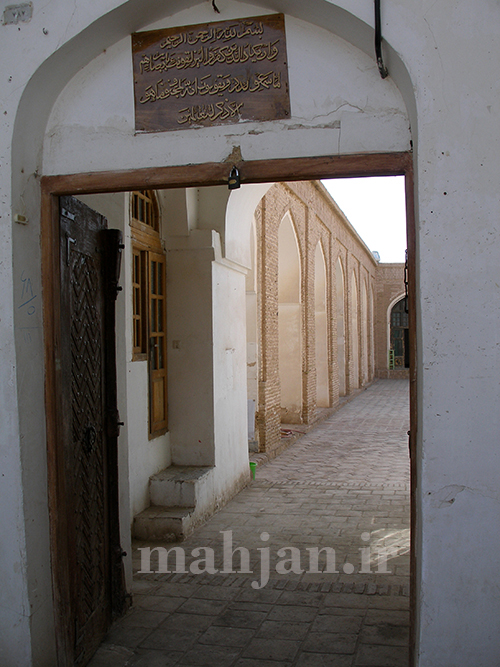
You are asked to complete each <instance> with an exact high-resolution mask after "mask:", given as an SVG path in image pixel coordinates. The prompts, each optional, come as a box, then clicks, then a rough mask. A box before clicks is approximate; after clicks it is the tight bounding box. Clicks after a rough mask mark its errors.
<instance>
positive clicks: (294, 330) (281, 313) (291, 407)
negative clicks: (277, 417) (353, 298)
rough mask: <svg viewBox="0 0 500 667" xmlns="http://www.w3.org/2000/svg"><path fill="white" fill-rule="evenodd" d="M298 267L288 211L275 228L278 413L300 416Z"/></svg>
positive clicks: (288, 418)
mask: <svg viewBox="0 0 500 667" xmlns="http://www.w3.org/2000/svg"><path fill="white" fill-rule="evenodd" d="M300 282H301V267H300V253H299V245H298V241H297V235H296V232H295V228H294V225H293V222H292V218H291V216H290V214H289V213H287V214H286V215H285V217H284V218H283V220H282V221H281V223H280V226H279V230H278V347H279V377H280V385H281V415H282V421H283V422H286V423H300V422H301V420H302V305H301V289H300Z"/></svg>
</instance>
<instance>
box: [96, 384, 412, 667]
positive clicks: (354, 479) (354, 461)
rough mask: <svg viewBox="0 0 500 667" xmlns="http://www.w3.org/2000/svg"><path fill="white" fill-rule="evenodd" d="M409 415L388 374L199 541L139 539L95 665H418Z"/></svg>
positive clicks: (293, 449) (298, 446)
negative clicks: (412, 654)
mask: <svg viewBox="0 0 500 667" xmlns="http://www.w3.org/2000/svg"><path fill="white" fill-rule="evenodd" d="M408 413H409V402H408V382H407V381H406V380H378V381H376V382H375V383H374V384H372V385H371V386H370V387H369V388H368V389H367V390H366V391H362V392H361V393H360V394H359V395H358V396H357V397H356V398H355V399H353V400H352V401H350V402H349V403H347V404H346V405H344V407H343V408H342V409H340V410H339V411H337V412H336V413H335V414H333V415H332V416H331V417H329V418H328V419H326V420H325V421H323V422H322V423H320V424H319V425H318V426H316V427H314V428H313V429H311V430H310V431H309V432H308V433H306V434H305V435H304V436H302V437H301V438H300V439H299V440H298V441H297V442H295V443H294V444H293V445H291V446H290V447H289V448H288V449H287V450H286V451H285V452H284V453H283V454H282V455H281V456H279V457H278V458H276V459H275V460H273V461H271V462H269V463H266V464H264V465H260V466H259V467H258V468H257V471H256V478H255V480H254V481H252V482H251V483H250V484H249V486H248V487H247V488H246V489H244V490H243V491H242V492H241V493H240V494H238V495H237V496H236V497H235V498H234V499H233V500H231V501H230V502H229V503H228V504H227V505H226V506H225V507H223V508H222V509H221V510H220V511H219V512H218V513H217V514H215V515H214V516H213V517H212V518H211V519H210V520H209V521H208V522H207V523H206V524H205V525H204V526H202V527H201V528H200V529H198V530H197V531H196V532H195V534H194V535H192V536H191V537H190V538H188V539H187V540H186V541H184V542H182V543H177V544H162V545H160V546H162V547H164V551H163V554H162V553H160V554H159V555H158V552H157V551H153V547H156V546H158V545H147V544H143V543H136V544H134V569H135V570H136V571H137V570H141V569H142V572H138V573H136V574H135V579H134V606H133V608H132V609H131V610H130V611H129V613H128V614H127V615H126V617H125V618H123V619H122V620H120V621H119V622H118V623H116V624H115V625H114V626H113V627H112V629H111V631H110V633H109V634H108V636H107V638H106V641H105V642H104V643H103V644H102V645H101V647H100V649H99V651H98V653H97V654H96V656H95V657H94V659H93V660H92V661H91V663H90V665H91V667H104V666H105V667H125V666H127V667H132V666H133V667H139V666H140V667H160V666H161V667H169V666H170V665H179V666H184V667H195V666H206V667H211V666H214V667H226V666H227V667H257V666H259V667H278V666H281V667H292V666H293V667H320V666H321V667H323V666H324V667H327V666H331V667H407V666H408V642H409V576H408V575H409V521H410V510H409V503H410V498H409V458H408V437H407V431H408V428H409V425H408V421H409V417H408ZM176 546H177V547H180V549H179V550H178V551H177V553H175V552H173V551H171V552H170V553H169V554H168V561H167V557H166V551H165V550H166V549H172V548H173V547H176ZM148 547H150V548H151V554H150V555H151V558H150V563H149V564H148V560H149V559H148V558H147V556H148V555H149V553H150V550H149V549H148ZM237 547H241V549H240V550H238V549H237ZM141 549H142V551H141ZM164 556H165V557H164ZM184 556H185V562H183V558H184ZM141 557H142V561H141ZM325 568H326V569H327V570H328V571H326V572H325V571H323V570H325ZM176 569H177V572H176V571H175V570H176ZM148 570H151V571H150V572H149V571H148ZM158 570H162V571H158Z"/></svg>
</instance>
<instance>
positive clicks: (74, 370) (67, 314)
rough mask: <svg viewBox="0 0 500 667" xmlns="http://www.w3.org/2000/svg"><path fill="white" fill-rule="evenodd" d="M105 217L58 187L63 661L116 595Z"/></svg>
mask: <svg viewBox="0 0 500 667" xmlns="http://www.w3.org/2000/svg"><path fill="white" fill-rule="evenodd" d="M106 227H107V221H106V219H105V218H104V217H103V216H101V215H100V214H98V213H96V212H95V211H92V210H91V209H90V208H88V207H87V206H85V205H84V204H83V203H81V202H80V201H78V200H76V199H74V198H72V197H61V199H60V271H61V289H60V294H61V309H60V312H61V355H60V359H61V369H60V370H61V375H60V377H61V383H60V387H61V396H60V405H61V420H60V424H61V436H62V437H61V438H59V444H58V451H57V458H58V461H57V466H58V470H59V480H60V484H59V493H58V497H59V503H58V514H59V513H61V514H62V515H63V516H58V526H60V528H59V531H60V532H61V530H63V531H64V532H65V533H66V534H65V535H61V534H60V535H59V540H58V541H59V544H60V545H61V549H60V550H59V554H58V561H59V562H57V563H56V564H55V568H56V577H59V579H60V581H61V582H64V584H65V585H64V586H60V585H59V586H56V590H59V591H60V592H61V591H62V592H63V595H62V599H61V601H60V605H59V610H58V614H59V623H58V625H59V627H60V628H61V629H62V632H63V634H64V635H65V636H64V641H63V642H62V644H63V646H64V648H63V653H64V656H60V658H62V659H60V664H64V665H65V664H69V665H79V666H83V665H86V664H87V662H88V661H89V660H90V658H91V657H92V655H93V653H94V652H95V650H96V649H97V647H98V646H99V644H100V642H101V641H102V639H103V638H104V636H105V634H106V632H107V630H108V628H109V626H110V624H111V620H112V617H113V611H116V608H117V607H120V606H121V605H122V603H123V599H124V597H123V596H124V587H123V584H122V581H123V580H122V579H121V575H120V571H121V567H120V566H121V555H122V554H121V549H120V548H119V529H118V492H117V489H118V479H117V458H116V445H117V435H118V413H117V410H116V361H115V346H114V306H115V298H116V286H117V285H116V283H117V274H118V269H117V267H118V266H119V263H118V262H117V257H118V253H119V248H117V247H116V245H117V241H118V244H119V240H120V239H119V232H118V234H117V233H116V230H107V229H106ZM112 246H115V248H114V250H113V248H112ZM110 328H111V329H112V330H111V331H110ZM120 579H121V581H120ZM117 598H119V599H120V598H121V602H119V603H118V604H117ZM61 614H62V615H66V619H64V618H62V619H61ZM60 643H61V642H60Z"/></svg>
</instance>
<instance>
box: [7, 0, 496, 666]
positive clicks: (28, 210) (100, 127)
mask: <svg viewBox="0 0 500 667" xmlns="http://www.w3.org/2000/svg"><path fill="white" fill-rule="evenodd" d="M192 4H193V5H194V3H191V2H189V0H183V1H181V0H172V2H169V3H168V8H165V6H164V5H163V3H158V2H156V0H155V1H153V0H140V1H139V0H129V1H128V2H123V1H122V0H99V1H97V0H90V1H89V0H75V2H73V3H66V2H63V0H55V1H54V2H51V3H48V4H46V5H44V6H43V7H40V6H38V5H37V4H35V11H34V15H33V19H32V20H31V22H30V23H28V24H21V25H20V26H0V30H1V31H2V35H1V39H0V48H1V49H2V58H0V76H1V81H2V86H1V95H2V115H1V118H2V124H1V127H2V132H1V134H0V161H1V164H2V170H1V173H0V234H1V240H2V243H1V244H0V278H1V279H2V284H3V285H4V286H5V287H6V289H5V293H4V298H3V299H2V302H1V304H0V309H1V310H0V327H1V330H0V340H1V341H2V343H1V348H0V352H1V361H2V373H3V379H4V382H2V383H1V387H2V388H1V392H2V393H1V400H0V406H1V408H0V419H1V423H2V432H3V439H2V449H1V462H2V474H3V475H4V476H5V478H2V486H1V487H0V494H1V495H0V502H1V505H2V513H1V517H0V530H1V531H2V535H8V536H9V539H8V540H4V541H3V542H2V551H1V556H0V558H1V560H0V564H1V567H2V572H4V573H6V574H8V576H6V577H4V581H5V583H4V585H3V586H2V589H1V591H0V596H1V597H0V609H1V612H0V613H1V616H0V626H1V627H2V630H3V636H2V651H3V653H2V659H3V660H4V662H6V663H7V664H8V663H9V661H10V662H11V663H13V664H16V665H29V664H36V665H41V666H44V665H53V664H54V661H53V651H54V639H53V638H54V633H53V627H52V623H51V613H52V612H51V605H52V601H51V582H50V562H49V544H48V513H47V505H46V495H47V489H46V459H45V437H44V406H43V346H42V329H41V325H42V312H41V309H40V310H39V311H38V312H37V313H36V316H35V315H34V316H33V317H32V318H31V319H30V320H28V324H26V323H25V322H24V321H23V317H25V318H27V317H28V316H27V315H26V316H25V315H24V314H23V313H22V312H21V311H22V309H20V308H19V307H20V305H21V303H22V301H21V300H20V299H21V298H22V281H21V276H23V277H26V275H27V274H26V273H25V271H29V272H30V276H31V279H32V281H33V285H34V289H35V291H36V292H37V294H38V296H40V289H41V282H40V250H39V227H38V224H39V211H40V197H39V185H38V177H39V175H40V174H43V173H51V171H52V173H57V172H75V171H76V172H78V171H87V170H95V169H116V168H117V167H119V168H127V167H131V166H133V167H138V166H155V165H165V164H185V163H188V162H197V161H205V160H206V161H212V160H215V161H218V160H221V159H223V158H224V157H225V156H226V155H228V154H229V153H230V152H231V150H232V147H233V146H234V145H236V144H238V145H241V147H242V152H243V156H244V158H245V159H265V158H266V157H273V158H275V157H293V156H300V155H321V154H332V153H337V152H338V151H339V150H340V151H342V152H356V151H360V150H361V151H386V150H405V149H407V148H408V147H409V134H408V131H407V121H406V118H405V115H404V111H403V113H402V109H403V106H402V104H401V101H400V98H399V96H398V94H397V92H394V91H395V86H394V82H397V84H398V86H399V89H400V90H401V92H402V94H403V95H404V98H405V102H406V105H407V109H408V113H409V116H410V119H411V125H412V139H413V146H414V149H415V150H418V153H416V159H415V167H416V178H417V209H418V210H417V213H418V215H417V220H418V222H417V242H418V257H417V260H418V290H419V292H418V343H419V365H418V374H419V399H420V402H419V433H418V446H419V457H420V477H419V484H418V487H417V489H416V493H417V499H418V516H417V518H418V529H417V535H416V540H417V549H418V560H417V563H418V565H417V567H418V569H417V575H418V586H417V600H418V608H417V612H418V613H417V618H418V625H417V649H418V652H417V655H418V658H417V661H418V665H419V667H442V666H443V665H454V666H456V667H470V665H472V664H473V665H475V667H490V666H491V665H492V664H495V662H496V660H497V657H498V654H499V641H498V632H497V627H496V622H497V621H496V619H498V617H499V616H500V596H499V594H498V585H497V583H496V582H497V576H498V570H499V566H500V563H499V558H500V557H499V554H500V538H499V535H498V531H497V530H496V529H495V526H496V525H497V523H498V488H499V486H500V485H499V481H500V480H499V473H498V471H499V469H500V465H499V464H500V461H499V457H500V454H499V450H498V446H497V443H498V440H499V436H500V423H499V418H498V414H499V412H498V404H499V401H500V389H499V385H498V372H497V365H498V364H497V360H498V349H499V347H500V340H499V333H498V332H499V330H500V328H499V327H498V312H499V308H498V307H497V306H498V303H497V302H498V287H497V284H498V276H497V273H498V266H499V265H500V242H499V240H498V234H497V231H498V230H497V226H498V220H499V219H500V203H499V200H498V193H497V189H498V188H497V184H498V180H499V179H500V165H499V161H498V148H499V147H498V139H497V138H498V124H499V119H500V103H499V100H500V95H499V82H498V76H497V68H498V62H499V61H500V43H499V41H498V33H499V30H500V18H499V15H498V6H497V3H496V2H493V0H481V1H480V2H475V3H457V2H455V1H454V0H441V2H439V3H437V2H421V1H420V0H385V1H384V3H383V16H382V24H383V32H384V39H385V41H384V49H385V56H386V63H387V65H388V67H389V72H390V75H391V77H390V79H388V80H386V81H384V82H382V81H381V80H380V79H379V78H378V73H377V70H376V67H375V63H374V60H373V29H372V26H373V6H372V3H370V2H366V3H359V2H357V1H355V0H337V1H336V2H335V3H333V2H329V1H327V0H310V1H309V2H307V3H304V2H303V0H287V2H284V1H283V2H280V1H279V0H278V1H275V2H272V3H271V2H266V0H262V1H261V2H255V5H256V6H255V7H251V6H247V5H239V4H237V3H232V2H227V3H226V2H224V0H218V4H219V5H220V6H221V7H222V10H223V11H224V14H223V16H222V17H218V18H229V17H232V16H243V15H245V13H247V14H248V15H251V14H258V13H262V12H265V11H271V12H272V11H276V10H280V9H282V10H284V11H286V12H287V15H288V16H289V17H295V18H291V19H289V20H287V23H288V25H287V31H289V40H288V44H289V62H290V70H291V71H290V74H291V77H290V81H291V92H292V114H293V118H291V119H290V122H289V123H277V124H274V123H268V124H263V125H262V126H257V127H256V126H255V125H252V124H246V125H245V126H243V125H242V126H241V127H240V126H237V127H226V128H223V129H219V128H214V129H212V130H206V131H203V132H200V133H196V137H194V136H193V138H192V140H187V139H186V138H185V135H183V136H182V137H181V136H180V135H178V136H175V137H174V136H173V135H171V134H170V135H169V136H165V137H160V136H156V135H155V136H154V137H153V136H149V137H146V138H145V137H134V136H133V131H132V126H131V123H130V113H131V112H130V111H127V110H126V109H125V107H122V105H121V104H120V103H119V102H120V97H119V95H120V91H117V95H114V92H115V91H114V90H113V95H110V97H111V98H113V99H114V100H115V101H116V105H115V107H114V108H113V109H111V108H110V104H108V105H107V109H108V112H107V113H106V111H105V109H104V108H105V107H106V104H102V105H101V111H102V113H101V111H100V110H98V109H97V107H94V108H93V109H91V108H88V107H89V106H90V98H88V97H86V98H85V100H82V103H83V106H87V108H86V110H85V118H87V119H88V120H85V118H84V119H83V125H81V126H80V125H79V123H78V122H75V116H74V114H70V115H68V116H67V117H66V116H63V117H62V118H60V121H61V124H60V125H54V124H52V125H51V126H50V130H51V132H52V135H51V136H49V134H48V133H47V142H45V146H46V150H45V158H44V162H43V164H42V147H43V138H44V136H45V134H46V128H47V119H48V115H49V113H50V110H51V109H52V107H53V104H54V101H55V99H56V97H57V95H58V94H59V92H60V91H61V89H62V88H63V87H64V85H65V84H66V82H68V81H69V80H70V79H71V78H72V77H73V75H74V74H75V73H76V72H78V71H79V70H81V72H82V73H83V72H84V68H85V65H86V63H88V62H89V61H91V60H92V59H93V58H98V62H97V67H96V68H94V70H95V71H94V73H95V74H96V76H97V69H99V68H101V67H102V69H103V70H105V69H107V68H106V67H105V66H104V62H103V60H104V59H106V54H103V55H101V56H99V54H100V53H102V52H103V49H107V55H108V56H109V54H111V55H113V54H114V56H116V57H118V59H119V57H120V54H122V55H123V58H122V62H125V60H124V58H125V54H126V51H125V41H124V40H125V38H126V36H127V35H128V34H129V33H130V32H132V31H134V30H139V29H144V28H145V27H146V26H148V24H150V23H151V22H152V21H153V20H157V19H158V20H159V19H160V18H161V13H162V12H165V11H168V12H169V13H170V14H169V17H168V18H167V19H166V20H165V21H162V23H160V24H158V25H173V24H177V25H183V24H189V23H196V22H202V21H205V20H210V19H212V17H213V14H211V8H210V3H208V2H205V3H202V4H198V5H197V6H193V8H192V9H190V10H188V9H187V8H188V7H189V6H190V5H192ZM271 4H272V7H271ZM181 10H182V11H181ZM344 10H345V11H344ZM108 12H109V13H108ZM107 13H108V14H107ZM306 21H307V23H305V22H306ZM316 26H322V29H319V28H317V27H316ZM18 28H20V29H18ZM335 34H337V35H340V36H342V37H344V38H345V39H346V40H347V41H348V42H350V43H351V44H353V45H354V46H355V47H359V49H360V51H359V52H358V51H357V50H356V49H355V48H354V47H353V46H349V45H348V44H347V42H343V41H342V40H341V39H339V38H338V37H337V36H335ZM294 36H295V39H294ZM363 52H365V53H366V54H369V55H365V53H363ZM397 54H399V55H397ZM343 55H344V56H346V57H345V59H342V58H343ZM332 62H335V63H340V64H339V66H338V67H332V66H331V63H332ZM349 63H350V64H352V66H353V68H354V69H355V70H356V76H355V77H353V76H352V70H350V69H349ZM311 64H312V65H313V67H312V68H311V66H310V65H311ZM120 71H121V70H120V68H119V67H118V69H117V73H119V72H120ZM311 72H317V73H318V74H317V76H310V73H311ZM129 73H130V71H129ZM299 73H305V74H306V75H307V76H306V77H300V76H298V74H299ZM119 80H120V79H115V78H113V81H114V82H115V83H116V81H119ZM325 81H326V82H327V85H325V83H324V82H325ZM342 82H343V84H342ZM337 83H338V84H339V85H337ZM342 85H344V86H345V87H344V88H343V89H342V90H343V91H344V93H343V95H342V99H343V100H344V101H345V102H347V104H346V105H344V104H343V102H342V104H341V105H340V106H336V105H335V99H332V97H330V99H327V98H328V95H329V91H334V93H333V95H336V94H337V91H338V90H339V86H342ZM101 89H102V86H101ZM325 91H328V93H327V94H325ZM373 91H378V92H379V97H378V99H379V100H380V104H379V106H378V107H377V104H372V103H371V100H372V99H373V96H372V92H373ZM375 97H377V95H375ZM360 98H361V99H360ZM367 100H368V101H369V103H368V104H367V103H366V102H367ZM103 101H104V102H106V100H105V99H104V100H103V99H101V100H100V102H103ZM87 102H89V104H87ZM360 102H361V104H360ZM127 104H128V105H130V104H131V103H130V102H127ZM349 104H353V105H355V108H354V109H353V108H352V107H351V106H349ZM127 108H128V109H131V106H129V107H127ZM123 109H125V110H123ZM335 109H336V110H335ZM359 109H361V111H360V110H359ZM377 109H378V111H377ZM118 110H119V111H118ZM54 118H55V117H54V116H53V120H54ZM325 119H326V122H325ZM339 120H340V121H341V127H340V129H339V128H338V127H337V128H335V127H334V123H335V122H336V121H337V122H338V121H339ZM66 121H68V123H67V124H66ZM417 125H418V127H417ZM285 127H286V129H285ZM250 130H255V131H256V133H255V132H253V133H250ZM277 130H278V131H277ZM283 131H285V132H286V139H287V140H286V141H283ZM339 140H340V141H339ZM17 213H20V214H23V215H27V217H28V219H29V221H30V222H29V224H28V225H27V226H26V227H22V228H21V227H20V226H18V225H15V226H14V227H13V226H12V217H13V215H15V214H17ZM12 258H14V261H13V262H12ZM25 326H29V327H30V335H31V340H29V339H28V341H26V339H25V338H24V331H25V329H23V327H25ZM452 501H453V502H452ZM478 545H480V548H478Z"/></svg>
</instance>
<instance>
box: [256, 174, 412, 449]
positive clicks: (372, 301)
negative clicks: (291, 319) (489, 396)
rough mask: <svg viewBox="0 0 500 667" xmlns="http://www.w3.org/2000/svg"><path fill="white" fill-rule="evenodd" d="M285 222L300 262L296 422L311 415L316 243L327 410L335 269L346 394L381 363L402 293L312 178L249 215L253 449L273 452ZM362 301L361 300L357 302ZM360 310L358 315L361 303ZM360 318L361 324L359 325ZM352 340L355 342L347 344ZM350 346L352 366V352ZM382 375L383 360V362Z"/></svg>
mask: <svg viewBox="0 0 500 667" xmlns="http://www.w3.org/2000/svg"><path fill="white" fill-rule="evenodd" d="M286 215H288V216H289V218H290V219H291V221H292V224H293V228H294V231H295V234H296V238H297V250H298V254H299V258H300V267H301V270H300V277H301V295H300V300H301V304H302V310H301V312H302V316H301V354H302V405H301V409H300V415H298V416H297V421H299V422H301V423H305V424H308V423H311V422H312V421H314V419H315V418H316V416H317V413H318V409H317V406H316V359H315V357H316V345H315V250H316V245H317V243H318V242H320V243H321V245H322V249H323V253H324V257H325V263H326V300H327V303H326V312H327V317H326V319H327V329H328V335H327V341H328V354H327V357H328V379H329V396H330V407H335V406H336V405H337V404H338V402H339V390H340V382H339V371H340V369H339V363H338V344H337V287H336V265H337V261H338V260H339V259H340V262H341V264H342V269H343V275H344V288H345V289H344V295H343V296H344V299H343V302H344V324H345V359H346V369H347V373H346V393H347V394H349V393H352V391H353V390H355V389H356V388H357V387H361V386H363V385H364V384H367V383H369V382H371V381H372V380H373V378H374V377H375V375H376V374H377V375H378V374H379V373H380V372H381V369H383V368H384V364H383V359H384V355H385V359H386V358H387V353H386V351H384V346H387V332H385V338H384V330H385V329H384V327H386V326H387V308H388V306H389V303H390V301H391V299H393V298H395V297H396V296H397V295H398V294H401V293H402V292H403V289H404V288H403V267H402V265H383V264H378V263H377V261H376V260H375V259H374V257H373V255H372V253H371V252H370V250H369V249H368V248H367V247H366V245H365V244H364V243H363V241H362V240H361V239H360V237H359V236H358V235H357V233H356V232H355V230H354V229H353V228H352V226H351V225H350V223H349V222H348V220H347V219H346V218H345V216H344V214H343V213H342V211H341V210H340V209H339V208H338V206H337V205H336V204H335V202H334V201H333V200H332V198H331V197H330V195H329V194H328V192H327V191H326V189H325V188H324V186H323V185H322V184H321V183H319V182H317V181H301V182H291V183H281V184H280V183H277V184H275V185H273V186H272V187H271V189H270V190H269V191H268V192H267V194H266V195H265V196H264V198H263V199H262V200H261V202H260V204H259V206H258V207H257V210H256V212H255V221H256V236H257V252H256V264H257V266H256V273H257V304H258V305H257V331H258V366H259V370H258V386H259V389H258V405H257V413H256V426H257V438H258V441H259V449H260V451H269V452H270V451H273V450H276V449H278V448H279V447H280V445H281V437H280V424H281V418H282V413H283V414H287V413H286V410H285V411H282V407H284V406H281V404H280V403H281V385H280V376H279V345H278V310H279V301H278V231H279V227H280V224H281V222H282V220H283V219H284V217H285V216H286ZM354 283H356V285H357V312H356V315H357V322H358V326H357V332H354V331H353V330H352V322H353V321H355V320H356V317H353V291H354V289H355V287H354ZM365 296H366V298H365ZM363 304H364V305H365V312H364V313H363V312H362V306H363ZM363 321H364V322H365V324H363ZM363 334H365V335H363ZM354 336H356V338H357V341H355V340H354ZM356 342H357V348H358V364H357V365H356V364H355V363H354V359H353V350H354V349H355V348H356ZM385 369H386V370H387V363H386V364H385Z"/></svg>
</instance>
